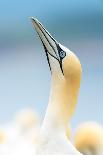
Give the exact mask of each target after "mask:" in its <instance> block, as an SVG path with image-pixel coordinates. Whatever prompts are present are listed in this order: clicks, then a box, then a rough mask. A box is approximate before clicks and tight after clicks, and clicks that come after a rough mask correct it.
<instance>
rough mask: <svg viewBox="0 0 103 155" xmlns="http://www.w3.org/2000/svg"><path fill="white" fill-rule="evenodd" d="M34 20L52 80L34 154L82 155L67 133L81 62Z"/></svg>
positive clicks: (75, 97)
mask: <svg viewBox="0 0 103 155" xmlns="http://www.w3.org/2000/svg"><path fill="white" fill-rule="evenodd" d="M31 20H32V24H33V26H34V27H35V29H36V31H37V33H38V35H39V37H40V39H41V41H42V44H43V46H44V49H45V53H46V56H47V60H48V64H49V67H50V70H51V77H52V79H51V81H52V85H51V92H50V98H49V104H48V107H47V111H46V115H45V118H44V120H43V124H42V127H41V129H40V136H39V141H38V143H37V146H36V152H35V154H36V155H80V153H79V152H78V151H77V150H76V149H75V147H74V146H73V145H72V144H71V143H70V141H69V140H68V138H67V136H66V134H65V133H66V129H67V126H68V122H69V121H70V118H71V115H72V114H73V112H74V109H75V105H76V101H77V97H78V91H79V87H80V80H81V73H82V69H81V64H80V61H79V59H78V58H77V56H76V55H75V54H74V53H73V52H71V51H70V50H69V49H67V48H66V47H64V46H63V45H61V44H60V43H58V42H57V41H56V40H55V39H54V38H53V37H52V36H51V35H50V33H49V32H48V31H47V30H46V29H45V28H44V27H43V25H42V24H41V23H40V22H39V21H38V20H37V19H34V18H31Z"/></svg>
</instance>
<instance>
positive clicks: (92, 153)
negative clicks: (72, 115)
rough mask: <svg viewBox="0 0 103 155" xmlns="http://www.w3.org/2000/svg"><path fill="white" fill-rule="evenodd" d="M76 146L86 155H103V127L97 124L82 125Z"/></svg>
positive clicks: (78, 131) (76, 139)
mask: <svg viewBox="0 0 103 155" xmlns="http://www.w3.org/2000/svg"><path fill="white" fill-rule="evenodd" d="M74 145H75V147H76V148H77V149H78V150H79V151H80V152H81V153H83V154H84V155H103V127H102V126H101V125H99V124H97V123H95V122H86V123H83V124H81V125H80V126H79V127H78V128H77V130H76V133H75V136H74Z"/></svg>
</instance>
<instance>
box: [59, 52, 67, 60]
mask: <svg viewBox="0 0 103 155" xmlns="http://www.w3.org/2000/svg"><path fill="white" fill-rule="evenodd" d="M59 55H60V57H61V58H62V59H63V58H64V57H65V56H66V53H65V52H64V51H60V52H59Z"/></svg>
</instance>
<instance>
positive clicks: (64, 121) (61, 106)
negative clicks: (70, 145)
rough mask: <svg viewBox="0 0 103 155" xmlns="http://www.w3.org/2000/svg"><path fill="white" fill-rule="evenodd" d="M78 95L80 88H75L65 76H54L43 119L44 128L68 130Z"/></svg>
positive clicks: (48, 129)
mask: <svg viewBox="0 0 103 155" xmlns="http://www.w3.org/2000/svg"><path fill="white" fill-rule="evenodd" d="M77 96H78V89H77V88H75V87H74V88H73V85H72V84H69V85H68V82H67V81H66V80H65V78H64V77H63V76H62V77H53V76H52V86H51V92H50V97H49V104H48V107H47V111H46V115H45V118H44V121H43V126H42V129H46V130H47V131H51V130H53V129H54V132H56V130H57V132H58V129H59V130H66V129H67V126H68V122H69V120H70V117H71V114H72V112H73V111H74V107H75V103H76V100H77Z"/></svg>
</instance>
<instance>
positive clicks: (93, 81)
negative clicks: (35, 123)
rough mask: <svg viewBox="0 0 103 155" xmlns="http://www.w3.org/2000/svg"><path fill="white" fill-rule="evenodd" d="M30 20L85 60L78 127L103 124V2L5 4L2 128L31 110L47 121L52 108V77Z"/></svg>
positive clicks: (0, 37) (0, 15) (0, 14)
mask: <svg viewBox="0 0 103 155" xmlns="http://www.w3.org/2000/svg"><path fill="white" fill-rule="evenodd" d="M31 16H33V17H36V18H38V19H39V20H40V21H41V23H42V24H43V25H44V26H45V28H47V30H48V31H49V32H50V33H51V34H52V35H53V36H54V38H55V39H56V40H58V41H59V42H60V43H62V44H64V45H65V46H66V47H68V48H69V49H70V50H72V51H74V52H75V53H76V54H77V56H78V57H79V58H80V61H81V64H82V68H83V76H82V82H81V88H80V94H79V99H78V104H77V109H76V112H75V115H74V117H73V119H72V125H73V127H76V126H77V125H78V124H79V123H81V122H84V121H88V120H94V121H98V122H100V123H103V117H102V116H103V81H102V80H103V1H102V0H86V1H83V0H72V1H70V0H63V1H60V0H52V1H48V0H43V1H40V0H38V1H36V0H29V1H27V0H22V1H21V0H17V1H14V0H9V1H8V0H0V123H1V124H2V123H4V122H5V123H6V122H8V121H10V120H11V119H12V117H13V116H14V114H15V112H16V111H18V110H20V109H23V108H27V107H31V108H35V109H36V111H37V112H38V113H39V114H40V117H41V118H43V116H44V114H45V110H46V106H47V104H48V97H49V91H50V78H51V77H50V71H49V67H48V64H47V61H46V57H45V52H44V50H43V47H42V45H41V42H40V40H39V39H38V36H37V34H36V32H35V31H34V30H33V28H32V24H31V21H30V19H29V17H31Z"/></svg>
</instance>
